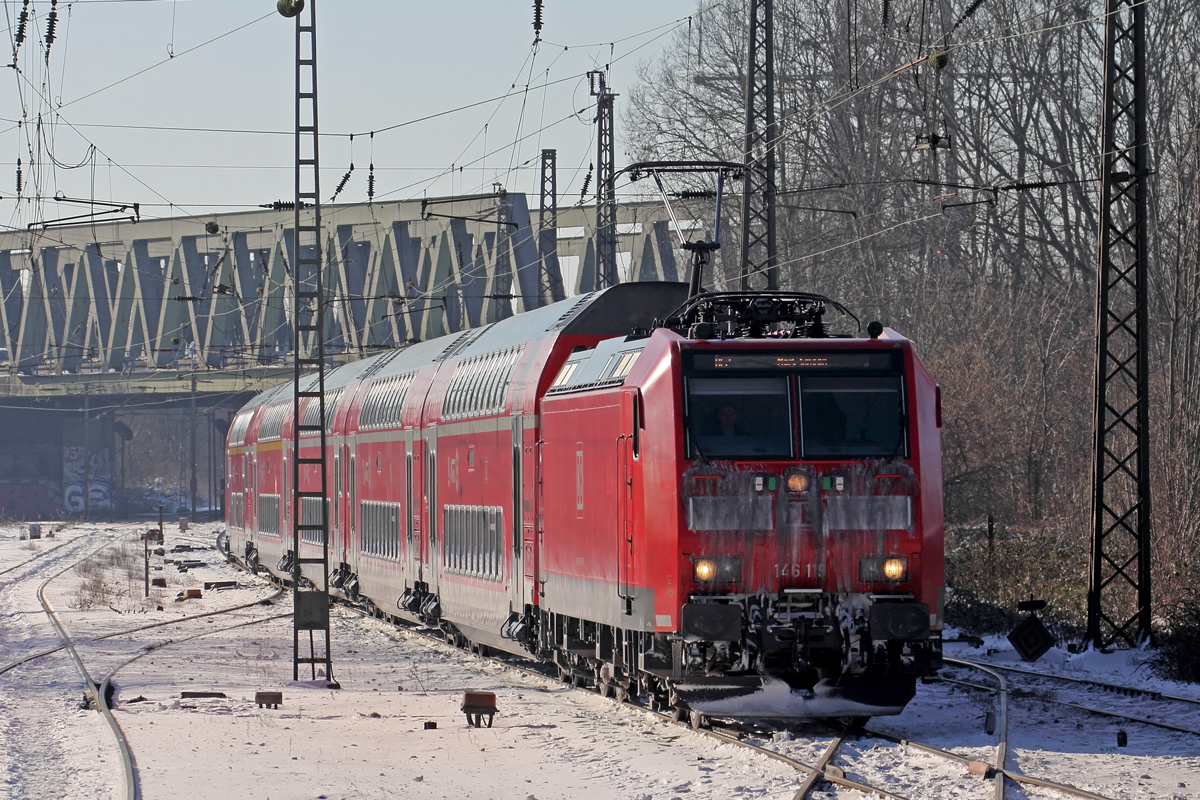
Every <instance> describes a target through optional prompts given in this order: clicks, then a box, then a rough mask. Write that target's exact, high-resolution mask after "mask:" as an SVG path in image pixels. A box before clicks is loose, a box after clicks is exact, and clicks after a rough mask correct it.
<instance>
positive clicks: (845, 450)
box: [800, 376, 904, 458]
mask: <svg viewBox="0 0 1200 800" xmlns="http://www.w3.org/2000/svg"><path fill="white" fill-rule="evenodd" d="M901 394H902V393H901V382H900V378H899V377H897V376H890V377H878V378H874V377H872V378H866V377H863V378H833V377H807V376H804V377H801V378H800V424H801V439H802V440H803V445H804V455H805V457H807V458H821V457H830V456H854V457H860V456H897V455H903V454H904V432H903V428H902V422H903V420H902V414H903V409H902V405H901Z"/></svg>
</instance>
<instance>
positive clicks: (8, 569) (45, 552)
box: [0, 535, 83, 575]
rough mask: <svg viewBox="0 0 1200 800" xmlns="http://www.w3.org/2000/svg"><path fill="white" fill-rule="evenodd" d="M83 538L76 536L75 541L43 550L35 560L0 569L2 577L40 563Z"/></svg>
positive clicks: (70, 540)
mask: <svg viewBox="0 0 1200 800" xmlns="http://www.w3.org/2000/svg"><path fill="white" fill-rule="evenodd" d="M82 538H83V535H80V536H76V537H75V538H74V539H68V540H67V541H65V542H63V543H62V544H59V545H55V546H54V547H51V548H50V549H48V550H43V551H42V552H40V553H38V554H37V555H36V556H34V557H33V558H30V559H28V560H26V561H22V562H21V563H20V564H16V565H14V566H11V567H6V568H4V569H0V575H7V574H8V573H10V572H12V571H13V570H17V569H20V568H21V567H24V566H27V565H29V564H32V563H33V562H35V561H38V560H40V559H42V558H45V557H46V556H48V555H50V554H51V553H53V552H54V551H56V550H61V549H63V548H64V547H66V546H67V545H69V544H75V543H76V542H78V541H79V540H80V539H82Z"/></svg>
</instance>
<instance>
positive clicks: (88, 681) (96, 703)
mask: <svg viewBox="0 0 1200 800" xmlns="http://www.w3.org/2000/svg"><path fill="white" fill-rule="evenodd" d="M80 538H82V537H76V538H75V539H73V540H71V541H70V542H64V543H63V544H62V545H59V546H58V547H55V548H52V549H51V550H47V551H44V552H43V553H40V554H39V556H38V557H37V558H34V559H29V560H27V561H25V562H22V564H18V565H16V566H15V567H10V568H8V569H7V570H6V572H11V571H13V570H14V569H16V568H19V567H21V566H25V565H27V564H30V563H32V562H34V561H37V560H38V559H39V558H41V557H44V556H46V555H48V554H50V553H51V552H54V551H57V550H60V549H61V548H63V547H65V546H67V545H69V544H73V543H76V542H78V540H79V539H80ZM113 541H114V537H113V536H111V535H110V536H107V537H106V540H105V541H104V542H103V543H102V544H100V545H99V546H98V547H94V548H86V552H85V553H84V554H83V555H82V556H81V557H79V558H76V559H73V560H72V561H71V563H69V564H67V565H66V566H65V567H63V568H62V569H60V570H58V571H57V572H55V573H54V574H53V575H50V576H49V577H47V578H46V579H45V580H43V581H42V582H41V584H40V585H39V586H38V589H37V592H36V596H37V600H38V603H39V605H40V606H41V608H42V611H43V613H45V615H46V617H47V618H48V620H49V621H50V623H51V625H52V627H53V628H54V630H55V633H56V634H57V636H58V638H59V639H60V641H61V644H59V645H58V646H56V647H50V648H46V649H43V650H40V651H37V652H34V653H30V654H27V655H25V656H23V657H21V658H19V659H16V660H14V661H12V662H9V663H7V664H4V665H0V675H3V674H5V673H7V672H10V671H11V670H13V669H15V668H17V667H19V666H22V665H24V664H29V663H30V662H33V661H36V660H37V659H41V658H44V657H46V656H50V655H53V654H56V653H65V654H66V655H67V657H68V658H69V660H70V661H71V663H72V665H73V666H74V668H75V670H76V672H78V673H79V676H80V678H81V680H82V682H83V690H84V694H85V697H86V699H87V703H88V705H89V706H90V707H92V708H95V709H96V711H97V712H98V713H99V714H100V715H101V717H102V718H103V719H104V722H105V724H106V725H107V727H108V728H109V730H110V731H111V733H112V735H113V738H114V740H115V742H116V745H117V749H118V751H119V753H120V760H121V768H122V772H123V783H124V789H125V792H124V796H125V797H126V799H127V800H140V798H141V788H140V784H139V782H138V779H137V763H136V759H135V758H134V754H133V751H132V748H131V747H130V745H129V741H128V739H127V738H126V736H125V734H124V732H123V731H122V729H121V727H120V725H119V724H118V722H117V720H116V718H115V717H114V716H113V713H112V705H111V703H112V693H113V692H112V688H111V687H112V681H113V678H114V677H115V675H116V674H117V672H119V671H120V670H121V669H123V668H124V667H126V666H128V665H129V664H132V663H134V662H135V661H137V660H138V659H140V658H143V657H145V656H147V655H149V654H150V653H153V652H157V651H159V650H161V649H162V648H164V647H169V646H171V645H173V644H179V643H183V642H187V641H192V640H194V639H198V638H201V637H204V636H211V635H213V634H219V633H223V632H227V631H229V630H234V629H237V628H241V627H246V626H250V625H257V624H260V623H262V622H265V621H268V620H271V619H276V618H279V617H285V616H291V612H290V611H289V612H287V613H284V614H272V615H267V616H264V617H256V618H254V619H251V620H243V621H239V622H237V623H236V624H234V625H229V626H222V627H218V628H213V629H210V630H205V631H202V632H200V633H197V634H194V635H190V636H184V637H180V638H169V639H165V640H162V641H157V642H153V643H149V644H146V645H143V646H141V647H140V648H139V651H138V653H137V654H136V655H134V656H133V657H132V658H128V659H126V660H125V661H123V662H121V663H120V664H118V665H117V666H116V667H115V668H113V669H111V670H109V671H108V673H107V674H106V675H105V677H104V678H103V679H101V680H99V681H97V680H96V679H95V678H94V677H93V676H92V674H91V672H90V671H89V669H88V667H87V665H86V664H85V662H84V660H83V657H82V656H81V655H80V649H81V648H82V647H83V646H84V645H88V644H92V643H95V642H101V641H106V640H113V639H117V638H120V637H127V636H131V635H133V634H136V633H140V632H143V631H147V630H153V629H158V628H168V627H171V626H178V625H180V624H182V623H187V622H191V621H194V620H198V619H205V618H210V617H216V616H221V615H225V614H229V613H232V612H235V611H240V610H244V609H247V608H251V607H254V606H257V605H260V604H263V603H265V602H269V601H272V600H275V599H277V598H278V597H279V596H280V595H282V594H283V591H284V590H283V589H282V588H278V587H277V588H276V589H275V591H274V592H273V593H272V594H271V595H269V596H268V597H265V598H262V597H260V598H257V599H255V600H254V601H251V602H246V603H239V604H237V605H234V606H229V607H226V608H221V609H215V610H210V611H205V612H200V613H197V614H188V615H185V616H181V617H177V618H174V619H170V620H163V621H160V622H153V623H148V624H145V625H138V626H134V627H130V628H125V629H122V630H118V631H113V632H110V633H106V634H103V635H101V636H96V637H89V638H81V637H77V636H73V635H72V634H71V633H70V632H69V631H68V629H67V627H66V625H65V623H64V622H63V620H62V618H61V617H60V615H59V613H58V611H57V610H56V609H55V608H54V606H53V605H52V604H51V602H50V601H49V599H48V598H47V597H46V589H47V588H48V587H49V586H50V584H51V583H52V582H53V581H55V580H56V579H58V578H60V577H61V576H62V575H64V574H65V573H67V572H69V571H70V570H72V569H74V568H76V567H78V566H79V565H80V564H83V563H86V562H87V561H88V560H89V559H91V558H94V557H95V556H96V555H97V554H99V553H101V552H103V551H104V550H105V549H106V548H107V547H110V546H111V545H112V544H113Z"/></svg>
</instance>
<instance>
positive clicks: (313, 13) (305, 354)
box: [277, 0, 336, 686]
mask: <svg viewBox="0 0 1200 800" xmlns="http://www.w3.org/2000/svg"><path fill="white" fill-rule="evenodd" d="M277 5H278V9H279V13H280V14H282V15H283V16H285V17H294V18H295V19H296V192H295V204H296V208H295V216H294V217H293V225H294V227H293V229H292V230H293V238H292V244H293V248H292V260H293V268H292V287H293V291H292V326H293V327H292V330H293V331H294V336H293V343H292V346H293V348H294V349H293V353H294V357H293V364H294V366H295V369H294V370H293V375H292V378H293V381H292V563H291V573H292V590H293V597H294V603H295V608H294V613H293V615H292V619H293V624H292V629H293V630H292V679H293V680H299V679H300V665H301V664H308V665H310V666H311V668H312V676H313V678H314V679H315V678H316V673H317V664H324V665H325V676H326V679H327V680H328V681H329V682H330V684H331V685H333V686H336V683H334V680H333V659H332V656H331V654H330V647H329V504H328V502H326V500H325V493H326V490H327V489H328V487H329V482H328V470H327V455H326V449H325V448H326V437H325V431H326V426H325V421H326V419H327V417H326V413H327V412H328V409H326V407H325V303H324V298H323V296H322V295H323V291H322V290H323V287H324V284H323V282H322V280H321V277H322V276H321V259H322V246H321V201H320V196H321V186H320V174H321V160H320V157H319V148H318V136H319V131H318V126H317V10H316V0H279V1H278V4H277ZM301 378H306V380H305V383H303V384H302V383H301ZM304 399H309V400H310V402H315V403H316V404H317V408H318V410H319V414H318V415H313V414H307V413H302V411H301V408H300V401H301V400H304ZM314 416H315V417H316V419H313V417H314ZM306 418H307V419H308V420H309V422H307V423H306V422H305V419H306ZM306 433H315V434H318V438H319V441H320V450H319V451H318V452H317V454H316V455H307V456H304V457H301V455H300V453H301V450H300V447H301V436H302V434H306ZM308 441H309V442H311V441H312V440H311V439H309V440H308ZM302 480H303V482H304V483H303V485H304V486H307V487H314V486H315V487H320V488H317V489H311V488H302V483H301V481H302ZM302 543H303V544H307V545H309V547H310V549H311V547H312V545H319V546H320V549H321V555H320V556H319V557H317V556H305V555H304V554H303V552H302V550H301V546H302ZM305 565H311V566H313V567H317V568H318V569H319V577H318V578H317V581H318V582H313V581H312V580H311V579H309V578H307V577H305V576H304V575H303V571H304V567H305ZM310 574H311V573H310ZM318 632H319V633H320V634H321V635H323V637H324V652H318V649H317V645H316V639H315V634H317V633H318ZM303 633H308V645H309V646H308V655H301V650H300V640H301V634H303Z"/></svg>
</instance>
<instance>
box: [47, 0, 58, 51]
mask: <svg viewBox="0 0 1200 800" xmlns="http://www.w3.org/2000/svg"><path fill="white" fill-rule="evenodd" d="M57 5H58V0H50V15H49V16H48V17H46V56H47V57H49V56H50V45H52V44H54V29H55V28H57V27H58V9H57V8H55V6H57Z"/></svg>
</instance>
